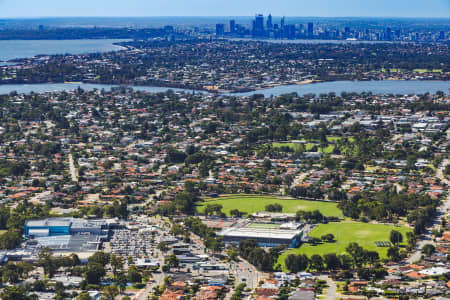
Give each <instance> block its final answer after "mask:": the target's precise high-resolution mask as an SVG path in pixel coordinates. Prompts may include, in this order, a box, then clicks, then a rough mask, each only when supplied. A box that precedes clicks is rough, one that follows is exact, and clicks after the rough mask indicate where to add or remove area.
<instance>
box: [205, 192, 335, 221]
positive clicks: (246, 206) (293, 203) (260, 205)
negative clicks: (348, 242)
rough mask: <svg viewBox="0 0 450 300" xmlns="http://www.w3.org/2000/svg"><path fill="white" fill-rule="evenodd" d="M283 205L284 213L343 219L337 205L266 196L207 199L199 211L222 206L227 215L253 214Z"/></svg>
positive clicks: (234, 196) (243, 195)
mask: <svg viewBox="0 0 450 300" xmlns="http://www.w3.org/2000/svg"><path fill="white" fill-rule="evenodd" d="M275 203H278V204H281V205H282V206H283V212H284V213H296V212H297V211H299V210H305V211H313V210H316V209H317V210H319V211H320V212H321V213H322V214H323V215H324V216H327V217H339V218H343V214H342V211H341V210H340V209H339V208H338V207H337V203H333V202H321V201H309V200H299V199H285V198H284V199H282V198H276V197H275V196H265V195H245V194H240V195H228V196H223V197H219V198H206V199H204V202H201V203H199V205H198V207H197V211H198V212H199V213H203V210H204V207H205V206H206V205H207V204H221V205H222V207H223V209H222V211H223V212H224V213H226V214H227V215H229V214H230V210H232V209H238V210H239V211H242V212H246V213H248V214H252V213H255V212H259V211H265V208H266V205H268V204H275Z"/></svg>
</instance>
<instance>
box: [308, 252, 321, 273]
mask: <svg viewBox="0 0 450 300" xmlns="http://www.w3.org/2000/svg"><path fill="white" fill-rule="evenodd" d="M310 267H311V268H312V269H315V270H317V271H322V270H323V259H322V256H320V255H318V254H314V255H313V256H311V260H310Z"/></svg>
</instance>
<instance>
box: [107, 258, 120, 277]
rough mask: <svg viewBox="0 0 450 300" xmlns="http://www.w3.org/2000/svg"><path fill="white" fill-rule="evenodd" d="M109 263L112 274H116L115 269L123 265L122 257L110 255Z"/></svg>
mask: <svg viewBox="0 0 450 300" xmlns="http://www.w3.org/2000/svg"><path fill="white" fill-rule="evenodd" d="M109 263H110V264H111V267H112V269H113V274H114V276H116V274H117V270H121V269H122V267H123V259H122V257H121V256H117V255H115V254H112V255H111V258H110V260H109Z"/></svg>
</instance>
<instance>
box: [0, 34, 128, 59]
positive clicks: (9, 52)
mask: <svg viewBox="0 0 450 300" xmlns="http://www.w3.org/2000/svg"><path fill="white" fill-rule="evenodd" d="M123 41H127V40H124V39H97V40H7V41H0V62H1V61H3V62H6V61H9V60H12V59H17V58H32V57H35V56H37V55H53V54H66V53H70V54H84V53H99V52H109V51H117V50H121V49H123V48H122V47H120V46H117V45H114V44H115V43H119V42H123Z"/></svg>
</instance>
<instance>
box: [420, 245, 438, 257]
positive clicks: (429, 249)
mask: <svg viewBox="0 0 450 300" xmlns="http://www.w3.org/2000/svg"><path fill="white" fill-rule="evenodd" d="M435 251H436V248H435V247H434V246H433V245H432V244H426V245H425V246H423V248H422V252H423V253H424V254H425V255H426V256H431V255H433V253H434V252H435Z"/></svg>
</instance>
